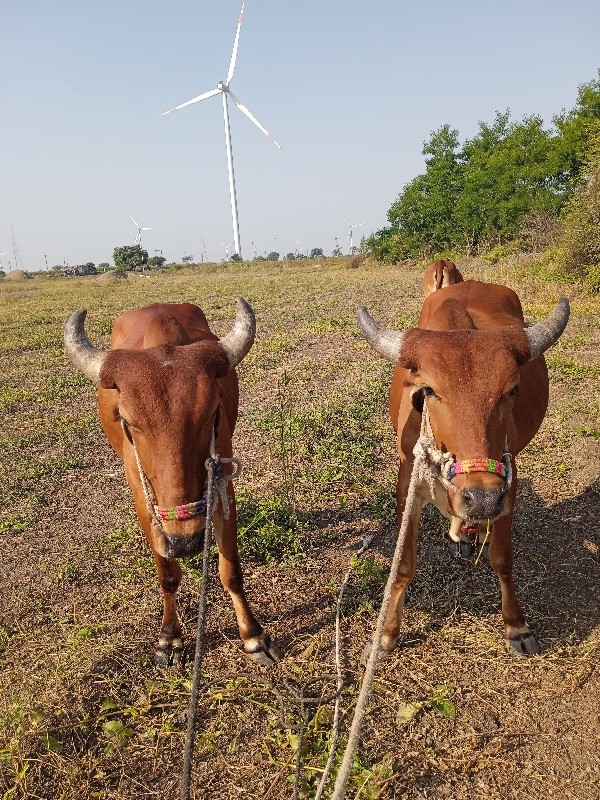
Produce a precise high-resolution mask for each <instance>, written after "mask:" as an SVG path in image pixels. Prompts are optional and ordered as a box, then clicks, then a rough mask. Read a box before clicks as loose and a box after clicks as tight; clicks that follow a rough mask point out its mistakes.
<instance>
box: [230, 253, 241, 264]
mask: <svg viewBox="0 0 600 800" xmlns="http://www.w3.org/2000/svg"><path fill="white" fill-rule="evenodd" d="M229 260H230V261H237V262H238V263H239V262H241V261H243V260H244V259H243V258H242V257H241V255H240V254H239V253H234V254H233V255H232V256H231V258H230V259H229Z"/></svg>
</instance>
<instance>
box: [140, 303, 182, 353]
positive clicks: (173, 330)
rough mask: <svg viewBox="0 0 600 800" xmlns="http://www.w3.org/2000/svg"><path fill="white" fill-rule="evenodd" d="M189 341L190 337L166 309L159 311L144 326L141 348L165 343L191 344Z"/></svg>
mask: <svg viewBox="0 0 600 800" xmlns="http://www.w3.org/2000/svg"><path fill="white" fill-rule="evenodd" d="M191 342H192V338H191V337H190V335H189V333H188V332H187V331H186V329H185V328H184V327H183V325H182V324H181V323H180V322H179V320H178V319H176V318H175V317H174V316H173V315H172V314H169V313H168V312H166V311H159V312H158V313H157V314H156V315H155V316H154V317H153V318H152V320H151V321H150V323H149V324H148V327H147V328H146V331H145V333H144V342H143V348H144V349H149V348H151V347H160V346H161V345H165V344H171V345H182V344H191Z"/></svg>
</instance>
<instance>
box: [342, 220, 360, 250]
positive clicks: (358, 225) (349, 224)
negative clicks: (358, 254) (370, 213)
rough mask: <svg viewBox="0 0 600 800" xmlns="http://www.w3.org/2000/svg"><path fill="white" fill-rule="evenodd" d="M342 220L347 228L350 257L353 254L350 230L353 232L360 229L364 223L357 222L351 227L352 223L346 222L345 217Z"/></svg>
mask: <svg viewBox="0 0 600 800" xmlns="http://www.w3.org/2000/svg"><path fill="white" fill-rule="evenodd" d="M342 219H343V220H344V222H345V223H346V225H347V226H348V238H349V239H350V255H352V253H353V252H354V246H353V244H352V230H353V228H360V226H361V225H364V224H365V223H364V222H357V223H356V225H352V223H351V222H348V220H347V219H346V218H345V217H342Z"/></svg>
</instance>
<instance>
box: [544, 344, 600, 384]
mask: <svg viewBox="0 0 600 800" xmlns="http://www.w3.org/2000/svg"><path fill="white" fill-rule="evenodd" d="M546 362H547V364H548V367H549V369H551V370H554V371H555V372H558V373H560V374H561V375H566V376H568V377H569V378H575V379H579V380H581V379H584V378H598V377H600V365H598V364H583V363H581V362H580V361H573V360H571V359H569V358H566V357H565V356H563V355H562V353H560V352H558V351H556V350H551V351H550V352H549V353H546Z"/></svg>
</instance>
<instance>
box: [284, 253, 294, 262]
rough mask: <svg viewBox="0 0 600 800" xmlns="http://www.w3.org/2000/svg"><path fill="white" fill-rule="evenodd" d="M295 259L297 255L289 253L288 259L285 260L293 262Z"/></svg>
mask: <svg viewBox="0 0 600 800" xmlns="http://www.w3.org/2000/svg"><path fill="white" fill-rule="evenodd" d="M295 258H296V254H295V253H288V254H287V255H286V257H285V260H286V261H293V260H294V259H295Z"/></svg>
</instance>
